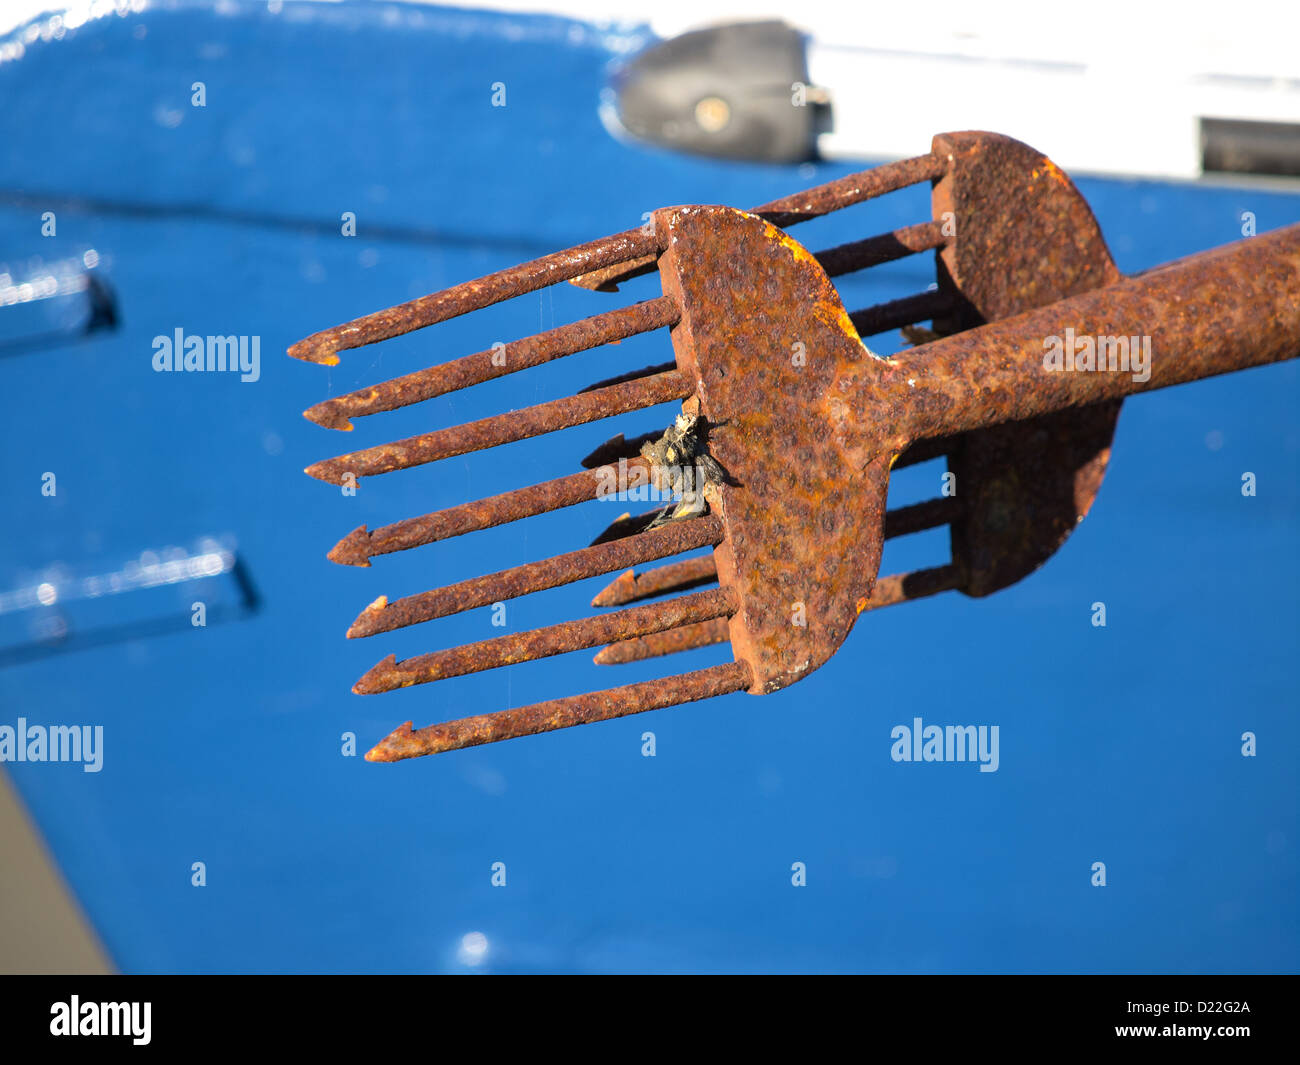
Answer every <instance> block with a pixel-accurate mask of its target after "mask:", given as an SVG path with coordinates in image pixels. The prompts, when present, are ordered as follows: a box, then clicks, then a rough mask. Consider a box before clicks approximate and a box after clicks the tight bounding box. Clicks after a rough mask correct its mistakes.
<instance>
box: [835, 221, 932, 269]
mask: <svg viewBox="0 0 1300 1065" xmlns="http://www.w3.org/2000/svg"><path fill="white" fill-rule="evenodd" d="M950 239H951V238H949V237H948V235H947V234H946V233H944V231H943V223H941V222H919V223H917V224H916V225H914V226H904V227H903V228H902V229H895V230H894V231H893V232H892V233H881V234H880V235H879V236H875V237H867V238H866V239H865V240H854V241H850V242H849V243H848V244H837V245H836V246H835V247H833V248H827V249H826V250H825V251H819V252H817V254H816V255H815V256H814V258H815V259H816V260H817V261H818V262H819V263H821V267H822V270H823V271H825V273H826V276H827V277H841V276H842V275H844V274H851V273H853V272H854V271H856V270H866V269H868V268H870V267H872V266H880V265H882V264H884V263H892V262H895V261H896V260H898V259H905V258H907V257H908V256H909V255H916V254H917V253H919V252H923V251H933V250H934V249H935V248H942V247H944V246H945V245H946V244H947V243H948V241H949V240H950Z"/></svg>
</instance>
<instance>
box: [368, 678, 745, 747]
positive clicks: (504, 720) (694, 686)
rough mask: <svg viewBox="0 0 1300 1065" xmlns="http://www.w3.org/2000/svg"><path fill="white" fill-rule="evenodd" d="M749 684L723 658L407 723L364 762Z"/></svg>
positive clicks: (530, 732)
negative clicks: (439, 720)
mask: <svg viewBox="0 0 1300 1065" xmlns="http://www.w3.org/2000/svg"><path fill="white" fill-rule="evenodd" d="M747 687H749V667H748V666H746V665H745V663H744V662H727V663H726V664H725V665H721V666H712V667H711V668H709V669H700V670H696V671H695V672H693V673H683V674H681V675H680V676H676V677H668V678H666V679H664V680H647V681H642V682H641V683H640V684H627V685H624V686H623V687H621V688H607V689H606V690H605V691H598V692H592V693H590V694H589V695H570V696H568V697H567V698H564V699H550V700H547V701H546V702H544V703H534V704H533V705H532V706H521V707H516V708H515V709H513V710H502V711H501V712H500V713H496V714H479V715H477V716H475V717H466V718H462V719H461V720H460V721H451V722H448V723H447V724H443V725H429V726H428V727H427V728H422V729H412V728H411V725H412V724H413V722H410V721H408V722H407V723H406V724H405V725H403V726H402V727H401V728H399V729H396V730H394V731H393V732H392V733H390V734H389V735H388V736H386V737H385V738H384V739H383V740H381V741H380V742H379V743H377V744H375V746H374V747H372V748H371V749H370V750H369V751H367V752H366V761H368V762H398V761H401V760H402V759H403V758H419V757H420V756H421V755H426V754H441V753H442V752H443V751H455V750H459V749H460V748H462V747H476V746H478V745H479V744H481V743H496V742H497V741H498V740H512V739H517V738H518V737H520V736H535V735H537V734H538V733H539V732H551V731H553V730H554V729H560V728H572V727H573V726H574V725H589V724H591V723H592V722H594V721H609V720H611V719H613V718H616V717H626V716H628V715H629V714H642V713H645V712H646V711H647V710H662V709H664V708H665V707H668V706H681V705H682V704H683V703H693V702H697V701H698V700H700V699H712V698H713V697H714V696H715V695H727V694H729V693H731V692H738V691H744V690H745V689H746V688H747Z"/></svg>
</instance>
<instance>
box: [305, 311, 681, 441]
mask: <svg viewBox="0 0 1300 1065" xmlns="http://www.w3.org/2000/svg"><path fill="white" fill-rule="evenodd" d="M680 317H681V311H680V310H679V309H678V307H677V304H676V303H675V302H674V301H673V300H672V299H670V298H669V297H667V296H660V297H659V298H658V299H653V300H648V301H646V302H644V303H636V304H633V305H632V306H630V307H620V308H619V309H618V310H615V311H606V312H605V313H604V314H597V315H595V316H593V317H591V318H583V319H581V320H580V321H577V322H570V323H569V324H568V325H562V326H560V327H559V328H557V329H549V330H547V331H546V332H544V333H538V334H536V335H535V336H529V337H524V338H523V339H522V340H516V341H514V342H513V343H512V344H508V345H506V351H507V352H508V353H509V356H508V358H506V359H502V358H501V357H500V355H499V352H500V349H499V348H497V349H490V350H488V351H480V352H477V353H475V354H473V355H466V356H464V357H463V358H460V359H453V360H452V361H450V362H444V363H440V364H439V365H437V366H430V367H429V368H428V369H424V370H416V371H415V372H414V373H408V374H404V375H402V376H401V377H395V378H393V379H392V380H391V381H384V382H382V383H380V384H377V385H371V386H370V387H368V388H359V389H357V390H356V391H355V392H349V393H348V394H347V395H343V396H335V397H334V398H332V399H327V400H325V401H324V402H323V403H317V404H316V405H315V406H314V407H310V408H308V409H307V410H305V411H304V412H303V417H304V418H306V419H307V420H308V421H311V422H315V423H316V424H317V425H323V426H324V427H325V428H327V429H344V430H347V429H351V428H352V422H351V421H350V419H352V418H361V417H364V416H365V415H367V414H378V413H380V412H381V411H389V410H396V409H398V408H399V407H407V406H410V405H411V404H413V403H420V402H422V401H423V400H426V399H433V398H434V397H435V396H442V395H446V394H447V393H448V392H456V391H458V390H460V389H462V388H469V387H470V386H471V385H477V384H481V383H483V382H484V381H490V380H492V379H494V378H497V377H504V376H505V375H506V374H510V373H516V372H517V371H519V370H526V369H529V368H530V367H533V366H540V365H542V364H543V363H547V362H551V361H552V360H554V359H560V358H564V357H565V356H567V355H575V354H577V353H578V352H580V351H588V350H590V349H591V348H597V347H600V346H601V345H602V344H609V343H612V342H614V341H618V340H625V339H627V338H628V337H631V336H636V335H637V334H639V333H647V332H650V331H651V330H654V329H659V328H662V327H663V326H666V325H675V324H676V323H677V321H678V319H679V318H680ZM675 365H676V364H671V365H669V366H667V367H663V369H672V368H674V366H675Z"/></svg>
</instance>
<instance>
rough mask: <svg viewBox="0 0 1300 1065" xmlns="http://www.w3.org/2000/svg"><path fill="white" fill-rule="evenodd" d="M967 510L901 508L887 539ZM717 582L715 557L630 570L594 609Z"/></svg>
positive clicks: (889, 520) (954, 504)
mask: <svg viewBox="0 0 1300 1065" xmlns="http://www.w3.org/2000/svg"><path fill="white" fill-rule="evenodd" d="M895 465H897V464H895ZM964 510H965V507H964V501H963V500H961V499H960V498H959V497H957V496H943V497H941V498H939V499H927V500H924V501H923V502H920V503H913V504H911V505H910V506H906V507H898V508H896V509H894V510H891V511H888V512H887V513H886V514H885V539H887V540H888V539H891V538H893V537H897V536H908V535H909V534H911V533H916V532H921V531H923V530H925V529H935V528H938V527H939V526H940V525H948V524H950V523H951V522H953V521H956V520H957V519H958V518H960V517H961V516H962V514H963V513H964ZM717 579H718V570H717V566H716V565H715V563H714V560H713V556H712V555H704V556H702V557H700V558H688V559H683V560H682V561H680V562H671V563H669V564H668V565H666V566H656V567H655V568H654V569H651V570H647V571H646V572H645V573H641V574H637V573H635V572H634V571H633V570H627V571H625V572H623V573H620V574H619V575H618V576H617V577H616V578H615V579H614V580H613V581H611V582H610V583H609V584H607V585H606V586H605V587H604V588H602V589H601V590H600V592H599V593H598V594H597V596H596V598H595V599H593V600H592V601H591V605H592V606H623V605H625V604H627V603H635V602H638V601H640V600H642V599H651V598H653V597H654V596H656V595H665V594H667V593H669V592H681V591H685V590H687V589H688V588H697V587H699V586H700V585H702V584H711V583H712V582H713V581H716V580H717Z"/></svg>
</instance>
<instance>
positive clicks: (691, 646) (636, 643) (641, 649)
mask: <svg viewBox="0 0 1300 1065" xmlns="http://www.w3.org/2000/svg"><path fill="white" fill-rule="evenodd" d="M730 639H731V627H730V625H729V623H728V621H727V619H726V618H713V619H712V620H711V621H697V622H696V623H695V624H693V625H683V626H681V628H677V629H669V630H668V631H667V632H655V633H651V634H650V635H649V636H635V637H633V638H632V639H630V640H622V641H620V642H619V643H611V644H610V645H609V646H608V647H602V648H601V649H600V650H599V651H597V652H596V653H595V655H594V656H593V657H592V659H591V660H592V661H593V662H595V663H596V665H598V666H622V665H627V664H628V663H629V662H643V661H645V660H646V659H647V658H665V657H667V656H668V655H675V654H679V653H681V652H682V651H695V650H698V649H699V648H701V647H712V646H713V645H714V644H718V643H726V642H727V641H728V640H730Z"/></svg>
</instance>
